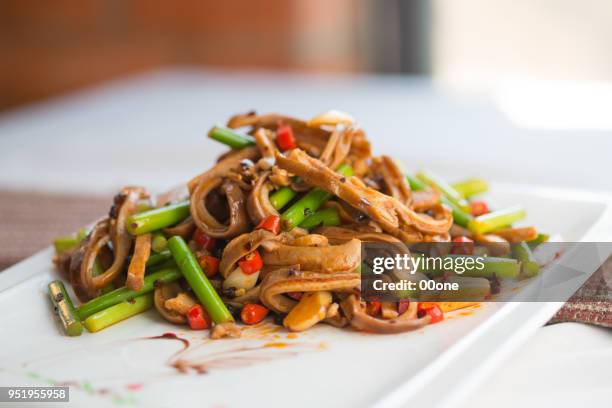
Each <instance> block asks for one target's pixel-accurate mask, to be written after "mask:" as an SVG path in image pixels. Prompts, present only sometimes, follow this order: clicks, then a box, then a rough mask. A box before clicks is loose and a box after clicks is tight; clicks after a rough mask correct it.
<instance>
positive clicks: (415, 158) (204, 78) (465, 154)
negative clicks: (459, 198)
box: [0, 0, 612, 269]
mask: <svg viewBox="0 0 612 408" xmlns="http://www.w3.org/2000/svg"><path fill="white" fill-rule="evenodd" d="M610 21H612V3H610V2H609V1H606V0H591V1H588V2H584V1H577V0H540V1H537V2H536V1H532V0H497V1H495V2H491V1H487V0H462V1H460V2H458V1H450V0H433V1H425V0H385V1H380V0H335V1H328V0H248V1H247V0H226V1H222V2H219V1H211V0H197V1H196V0H184V1H180V2H168V1H159V0H146V1H145V0H120V1H119V0H93V1H72V0H56V1H44V2H35V1H27V0H25V1H23V0H3V1H2V2H1V4H0V226H1V227H2V228H0V231H2V232H0V245H1V246H2V247H3V251H2V255H1V256H0V269H2V268H3V267H6V266H8V265H10V264H12V263H14V262H16V261H17V260H19V259H22V258H23V257H25V256H27V255H29V254H31V253H33V252H34V251H35V250H37V249H39V248H42V247H44V246H45V245H46V244H47V243H48V242H49V240H50V239H51V238H52V237H53V236H55V235H57V234H58V233H68V232H71V231H74V230H75V229H76V228H77V227H79V226H81V225H83V224H84V223H88V222H91V221H92V220H93V219H95V218H96V217H97V216H99V215H100V214H104V213H105V212H106V210H107V208H108V203H109V197H111V196H112V193H113V192H114V191H116V189H117V188H119V187H120V186H121V185H123V184H126V183H132V184H143V185H147V186H149V187H151V188H152V189H153V190H157V191H160V190H163V189H165V188H169V187H171V186H173V185H174V184H176V183H178V182H180V181H181V180H184V179H186V178H188V177H189V176H190V175H192V174H195V173H196V172H198V171H201V170H202V168H206V167H207V166H208V165H209V164H210V162H211V161H212V160H213V159H214V157H215V156H216V155H217V154H218V153H219V152H221V151H222V149H223V148H222V147H221V146H217V145H215V144H214V143H209V142H206V141H204V140H203V139H204V134H205V131H206V129H207V128H208V127H209V126H210V125H211V124H213V123H215V122H219V121H224V120H225V119H226V118H227V117H228V116H229V115H231V114H233V113H236V112H241V111H248V110H251V109H258V110H263V111H266V110H269V111H270V110H271V111H283V112H287V113H289V114H292V115H297V116H305V117H308V116H309V115H314V114H316V113H318V112H320V111H323V110H327V109H330V108H337V109H341V110H345V111H348V112H350V113H352V114H353V115H354V116H355V117H357V118H358V119H359V121H360V122H361V123H362V124H363V126H364V128H365V129H366V130H367V131H368V132H369V135H370V137H371V138H372V140H373V141H374V146H375V148H376V151H377V152H385V151H387V152H388V151H394V152H395V154H397V155H398V156H399V157H400V158H401V159H402V160H403V161H404V162H405V163H406V164H407V166H408V167H409V168H411V169H415V168H421V167H423V166H427V167H433V168H435V169H436V170H437V171H438V172H440V173H442V174H445V175H451V176H452V175H455V174H465V175H466V176H469V175H481V176H485V177H487V178H490V179H492V180H494V181H506V182H513V183H529V184H540V185H550V186H559V187H570V188H580V189H590V190H612V182H611V181H610V180H609V177H602V175H604V174H610V172H611V170H612V169H611V167H610V164H609V163H610V160H609V158H608V156H609V153H610V151H612V137H610V134H609V133H610V131H611V130H612V24H610ZM398 140H399V141H400V142H399V143H398ZM135 157H136V158H137V159H134V158H135ZM160 163H163V165H160ZM2 234H3V235H2Z"/></svg>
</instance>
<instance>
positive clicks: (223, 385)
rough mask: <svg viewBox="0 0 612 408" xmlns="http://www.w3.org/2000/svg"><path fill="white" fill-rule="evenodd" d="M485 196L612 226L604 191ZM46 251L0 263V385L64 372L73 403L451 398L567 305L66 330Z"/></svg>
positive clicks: (572, 233)
mask: <svg viewBox="0 0 612 408" xmlns="http://www.w3.org/2000/svg"><path fill="white" fill-rule="evenodd" d="M488 197H489V198H488V199H489V200H490V202H491V203H493V205H494V206H496V207H501V206H506V205H512V204H517V203H520V204H522V205H524V207H525V208H526V209H527V212H528V223H529V224H532V225H536V226H537V227H538V228H539V229H540V230H542V231H547V232H550V233H554V234H558V235H560V236H562V237H563V239H564V240H565V241H591V242H601V241H609V240H610V238H611V237H612V204H611V203H612V199H611V198H610V197H609V196H606V195H596V194H588V193H583V192H576V191H568V190H558V189H547V188H536V187H525V186H512V185H495V186H494V189H493V190H492V191H491V193H490V195H489V196H488ZM51 256H52V251H51V249H47V250H45V251H42V252H41V253H39V254H37V255H35V256H33V257H31V258H29V259H27V260H25V261H23V262H21V263H19V264H17V265H15V266H13V267H12V268H10V269H8V270H6V271H4V272H2V273H0V310H2V314H1V315H0V327H1V328H2V340H1V341H2V347H1V348H0V385H2V386H8V385H14V386H25V385H32V386H34V385H55V384H68V385H70V400H71V405H72V406H88V407H91V406H108V405H111V404H115V405H121V406H137V407H152V406H154V407H158V406H162V407H165V406H168V407H171V406H178V405H179V404H182V403H188V404H190V405H193V404H196V403H197V404H198V406H247V405H252V404H253V403H255V404H256V405H263V404H265V405H267V406H284V405H290V406H292V407H298V406H320V407H323V406H330V407H338V406H371V405H379V406H400V405H403V406H445V405H449V404H456V403H458V402H459V401H461V400H462V399H463V398H465V397H467V396H468V395H469V393H470V392H471V391H472V390H473V389H474V387H475V386H477V384H478V382H479V380H480V379H482V378H483V376H486V375H487V373H489V372H490V370H492V369H494V368H495V367H496V366H497V365H498V364H499V363H501V362H502V361H503V359H504V358H505V357H507V356H508V355H509V353H510V352H511V351H512V350H514V349H515V348H516V347H517V346H519V345H520V344H521V343H522V342H523V341H525V340H526V339H527V338H528V336H529V335H530V334H532V333H533V332H534V331H535V330H536V329H537V328H538V327H540V326H541V325H542V324H543V323H544V322H546V321H547V319H549V318H550V317H551V316H552V315H553V314H554V312H555V311H556V310H557V309H558V308H559V307H560V306H561V305H562V302H555V303H551V302H548V303H546V302H538V303H535V302H532V303H505V304H503V303H487V304H483V305H482V306H481V307H478V308H475V309H472V310H467V311H466V310H463V311H457V312H454V313H451V314H449V315H448V316H447V319H446V320H445V321H444V322H443V323H440V324H436V325H432V326H429V327H426V328H424V329H423V330H419V331H416V332H412V333H405V334H399V335H372V334H364V333H358V332H355V331H352V330H338V329H335V328H332V327H328V326H325V325H319V326H317V327H315V328H314V329H312V330H310V331H308V332H306V333H300V334H298V335H290V334H288V333H287V332H285V331H284V330H282V329H281V328H278V327H275V326H273V325H272V323H270V322H268V323H265V324H261V325H259V326H258V327H254V328H249V329H246V330H245V331H244V338H242V339H238V340H222V341H211V340H208V339H207V333H204V332H189V331H184V330H177V329H180V328H178V327H176V326H172V325H170V324H168V323H166V322H165V321H163V320H162V319H161V318H160V317H158V316H157V315H156V313H155V312H152V311H151V312H147V313H144V314H142V315H139V316H136V317H134V318H132V319H129V320H128V321H125V322H122V323H120V324H117V325H115V326H113V327H111V328H108V329H106V330H104V331H102V332H100V333H96V334H90V333H87V332H85V333H83V335H82V336H80V337H75V338H70V337H66V336H64V335H63V334H62V333H61V331H60V329H59V327H58V326H57V323H56V322H55V319H53V317H52V314H51V311H50V303H49V300H48V297H47V293H46V286H47V284H48V283H49V282H50V281H51V280H52V279H55V278H57V275H56V272H55V271H54V270H53V267H52V265H51ZM595 269H596V265H595V266H594V267H593V271H594V270H595ZM547 273H554V268H551V269H550V270H546V271H545V274H547ZM570 294H571V293H570ZM568 296H569V294H568ZM560 300H561V299H560ZM169 331H172V332H175V333H177V334H178V335H179V336H183V337H185V338H186V339H188V340H189V342H190V346H189V348H188V349H187V351H185V352H183V353H182V354H180V355H179V356H178V357H176V356H175V357H173V354H174V353H177V352H179V351H180V350H181V349H182V343H181V342H179V341H175V340H151V339H147V337H152V336H159V335H161V334H162V333H165V332H169ZM173 358H175V359H176V358H179V359H181V361H183V362H185V361H188V362H191V363H192V365H197V366H199V367H201V368H203V369H204V371H205V372H204V373H200V374H198V373H196V372H195V371H193V370H191V371H189V372H187V373H179V372H178V371H177V370H176V369H175V368H173V367H171V366H170V365H169V364H168V362H169V361H170V360H171V359H173ZM441 390H443V392H441ZM416 404H418V405H416Z"/></svg>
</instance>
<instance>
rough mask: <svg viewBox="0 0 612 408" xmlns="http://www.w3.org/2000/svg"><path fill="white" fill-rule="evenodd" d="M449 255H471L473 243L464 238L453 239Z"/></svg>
mask: <svg viewBox="0 0 612 408" xmlns="http://www.w3.org/2000/svg"><path fill="white" fill-rule="evenodd" d="M451 253H452V254H457V255H472V254H473V253H474V241H473V240H471V239H469V238H468V237H464V236H461V237H455V238H453V246H452V248H451Z"/></svg>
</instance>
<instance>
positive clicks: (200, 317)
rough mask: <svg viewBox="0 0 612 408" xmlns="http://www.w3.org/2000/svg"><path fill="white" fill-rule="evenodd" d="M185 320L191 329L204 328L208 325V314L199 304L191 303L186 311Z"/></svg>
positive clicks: (209, 323)
mask: <svg viewBox="0 0 612 408" xmlns="http://www.w3.org/2000/svg"><path fill="white" fill-rule="evenodd" d="M187 320H188V321H189V327H191V330H206V329H208V328H209V327H210V325H211V322H210V316H208V313H206V311H205V310H204V309H203V308H202V306H201V305H193V306H191V309H189V312H187Z"/></svg>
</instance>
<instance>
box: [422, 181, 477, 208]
mask: <svg viewBox="0 0 612 408" xmlns="http://www.w3.org/2000/svg"><path fill="white" fill-rule="evenodd" d="M417 178H419V179H420V180H421V181H423V182H424V183H426V184H427V185H429V186H430V187H433V188H434V189H436V190H438V191H440V192H441V193H442V194H443V195H444V196H445V197H446V198H447V199H448V200H449V201H450V202H451V203H453V204H454V205H456V206H457V208H459V209H460V210H462V211H465V212H469V211H470V204H469V203H468V202H467V201H466V200H465V199H464V198H463V197H462V196H461V194H459V193H458V192H457V190H455V189H454V188H453V187H451V185H450V184H448V183H447V182H446V181H444V179H442V178H441V177H439V176H437V175H436V174H434V173H432V172H430V171H424V172H420V173H418V174H417Z"/></svg>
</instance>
